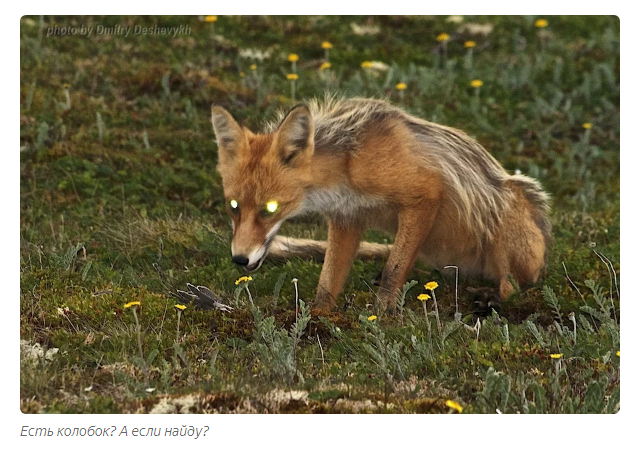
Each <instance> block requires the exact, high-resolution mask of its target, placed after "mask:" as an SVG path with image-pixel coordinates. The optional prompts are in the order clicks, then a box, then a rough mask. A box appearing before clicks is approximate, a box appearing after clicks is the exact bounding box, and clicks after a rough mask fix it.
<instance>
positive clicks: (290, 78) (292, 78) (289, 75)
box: [285, 74, 299, 81]
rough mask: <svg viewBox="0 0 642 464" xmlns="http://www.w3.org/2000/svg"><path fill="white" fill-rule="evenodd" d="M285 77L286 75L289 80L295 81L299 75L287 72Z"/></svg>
mask: <svg viewBox="0 0 642 464" xmlns="http://www.w3.org/2000/svg"><path fill="white" fill-rule="evenodd" d="M285 77H287V78H288V80H289V81H296V80H297V79H298V78H299V75H298V74H288V75H287V76H285Z"/></svg>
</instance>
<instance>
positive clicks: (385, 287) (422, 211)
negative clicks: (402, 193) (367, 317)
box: [377, 206, 437, 311]
mask: <svg viewBox="0 0 642 464" xmlns="http://www.w3.org/2000/svg"><path fill="white" fill-rule="evenodd" d="M436 215H437V208H436V207H435V208H429V207H426V206H421V207H416V208H404V209H402V210H401V211H400V212H399V215H398V227H397V235H396V237H395V243H394V245H393V246H392V250H391V251H390V256H389V257H388V261H387V262H386V266H385V267H384V269H383V274H382V276H381V286H380V287H379V291H378V293H377V307H378V308H377V309H378V310H383V311H385V310H387V309H388V308H392V307H394V305H395V300H396V297H397V290H399V288H401V287H402V286H403V284H404V283H405V281H406V275H407V274H408V271H409V270H410V268H411V267H412V266H413V265H414V263H415V261H416V260H417V255H418V254H419V249H420V248H421V246H422V245H423V243H424V242H425V240H426V237H428V234H429V233H430V230H431V229H432V226H433V223H434V220H435V217H436Z"/></svg>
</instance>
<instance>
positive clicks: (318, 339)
mask: <svg viewBox="0 0 642 464" xmlns="http://www.w3.org/2000/svg"><path fill="white" fill-rule="evenodd" d="M317 342H319V349H320V350H321V362H322V363H323V366H324V367H325V357H324V356H323V346H321V339H320V338H319V334H317Z"/></svg>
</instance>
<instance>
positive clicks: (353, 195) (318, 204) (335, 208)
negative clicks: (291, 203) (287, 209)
mask: <svg viewBox="0 0 642 464" xmlns="http://www.w3.org/2000/svg"><path fill="white" fill-rule="evenodd" d="M383 203H384V201H383V199H382V198H381V197H377V196H374V195H364V194H361V193H359V192H356V191H354V190H353V189H351V188H350V187H348V186H345V185H342V186H336V187H332V188H328V189H316V190H312V191H310V192H308V195H307V197H306V200H305V203H304V206H303V209H302V211H301V213H312V212H315V213H323V214H326V215H329V216H334V217H354V216H357V215H358V214H360V213H363V212H364V211H365V210H368V209H372V208H378V207H380V206H381V205H382V204H383Z"/></svg>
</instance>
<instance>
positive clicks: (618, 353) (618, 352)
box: [615, 350, 620, 358]
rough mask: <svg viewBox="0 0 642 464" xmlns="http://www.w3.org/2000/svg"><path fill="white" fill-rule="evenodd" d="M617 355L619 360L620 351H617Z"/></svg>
mask: <svg viewBox="0 0 642 464" xmlns="http://www.w3.org/2000/svg"><path fill="white" fill-rule="evenodd" d="M615 355H616V356H617V357H618V358H619V357H620V350H617V352H616V353H615Z"/></svg>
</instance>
